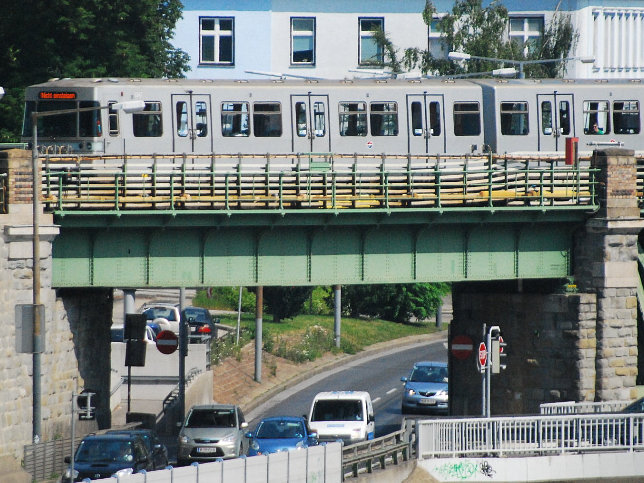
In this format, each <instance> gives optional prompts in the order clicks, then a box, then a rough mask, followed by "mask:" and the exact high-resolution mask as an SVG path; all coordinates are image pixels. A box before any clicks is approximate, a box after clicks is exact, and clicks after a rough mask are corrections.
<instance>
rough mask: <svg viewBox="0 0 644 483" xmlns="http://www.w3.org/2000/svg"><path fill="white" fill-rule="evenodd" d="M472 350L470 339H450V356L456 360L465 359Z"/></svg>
mask: <svg viewBox="0 0 644 483" xmlns="http://www.w3.org/2000/svg"><path fill="white" fill-rule="evenodd" d="M472 350H474V343H473V342H472V339H471V338H470V337H468V336H466V335H457V336H456V337H454V338H453V339H452V355H453V356H454V357H456V358H457V359H461V360H463V359H467V358H468V356H469V355H470V354H471V353H472Z"/></svg>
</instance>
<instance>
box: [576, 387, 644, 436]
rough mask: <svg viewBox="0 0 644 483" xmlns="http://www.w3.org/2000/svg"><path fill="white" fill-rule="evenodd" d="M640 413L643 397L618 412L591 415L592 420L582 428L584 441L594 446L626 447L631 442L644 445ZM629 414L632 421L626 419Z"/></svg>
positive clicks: (643, 404)
mask: <svg viewBox="0 0 644 483" xmlns="http://www.w3.org/2000/svg"><path fill="white" fill-rule="evenodd" d="M642 413H644V397H643V398H640V399H637V400H635V401H633V402H632V403H630V404H629V405H627V406H626V407H625V408H623V409H621V410H620V411H616V412H608V413H602V414H600V415H596V416H595V415H593V416H594V418H593V419H591V421H590V422H589V423H586V424H585V426H584V428H583V429H584V431H585V432H586V434H587V437H586V439H587V441H589V442H591V443H592V444H593V445H594V446H624V445H625V446H628V445H630V444H631V442H632V443H633V444H634V445H638V446H641V445H642V444H644V419H642V418H641V416H638V415H641V414H642ZM629 414H632V415H634V416H635V417H634V418H633V419H632V421H631V418H627V416H628V415H629ZM631 429H632V430H633V437H632V438H631Z"/></svg>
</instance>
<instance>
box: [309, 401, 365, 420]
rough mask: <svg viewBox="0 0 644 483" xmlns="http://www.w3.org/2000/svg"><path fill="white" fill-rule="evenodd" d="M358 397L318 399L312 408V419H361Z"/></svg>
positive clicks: (361, 413) (362, 417)
mask: <svg viewBox="0 0 644 483" xmlns="http://www.w3.org/2000/svg"><path fill="white" fill-rule="evenodd" d="M363 419H364V416H363V412H362V401H361V400H360V399H319V400H318V401H316V402H315V406H314V408H313V417H312V418H311V420H312V421H362V420H363Z"/></svg>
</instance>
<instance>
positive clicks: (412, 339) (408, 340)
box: [241, 327, 447, 413]
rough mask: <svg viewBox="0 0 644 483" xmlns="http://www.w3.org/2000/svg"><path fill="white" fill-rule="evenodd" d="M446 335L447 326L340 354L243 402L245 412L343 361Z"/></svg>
mask: <svg viewBox="0 0 644 483" xmlns="http://www.w3.org/2000/svg"><path fill="white" fill-rule="evenodd" d="M444 337H447V327H446V328H445V329H442V330H440V331H438V332H432V333H431V334H425V335H412V336H408V337H402V338H400V339H394V340H390V341H385V342H379V343H377V344H373V345H370V346H368V347H366V348H364V349H363V350H362V351H360V352H358V353H357V354H340V355H338V356H337V357H336V358H335V359H333V360H331V361H327V362H325V363H322V364H320V365H319V366H316V367H313V368H312V369H310V370H308V371H304V372H301V373H299V374H298V375H297V376H293V377H292V378H291V379H289V380H287V381H284V382H282V383H280V384H277V385H276V386H273V387H272V388H270V389H267V390H266V391H265V392H264V393H262V394H260V395H259V396H257V397H255V398H254V399H253V400H252V401H249V402H248V403H246V404H243V405H242V406H241V408H242V411H244V413H249V412H251V411H253V410H254V409H255V408H257V407H258V406H260V405H262V404H264V403H265V402H266V401H268V400H269V399H271V398H272V397H273V396H275V395H276V394H279V393H280V392H282V391H284V390H285V389H288V388H289V387H291V386H295V385H296V384H299V383H300V382H302V381H304V380H305V379H307V378H309V377H311V376H315V375H317V374H320V373H322V372H324V371H326V370H330V369H334V368H335V367H337V366H338V365H340V364H341V363H345V362H350V361H354V360H359V359H362V358H366V357H369V356H371V355H372V354H374V353H377V352H379V351H381V350H383V349H394V348H403V347H405V346H408V345H412V344H417V343H418V342H422V341H427V342H430V341H433V340H436V339H441V338H444Z"/></svg>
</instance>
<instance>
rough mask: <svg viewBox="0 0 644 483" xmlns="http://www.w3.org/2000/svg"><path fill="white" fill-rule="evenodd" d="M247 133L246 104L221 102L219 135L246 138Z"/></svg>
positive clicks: (248, 129)
mask: <svg viewBox="0 0 644 483" xmlns="http://www.w3.org/2000/svg"><path fill="white" fill-rule="evenodd" d="M249 133H250V127H249V118H248V102H222V103H221V135H222V136H224V137H246V136H248V135H249Z"/></svg>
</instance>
